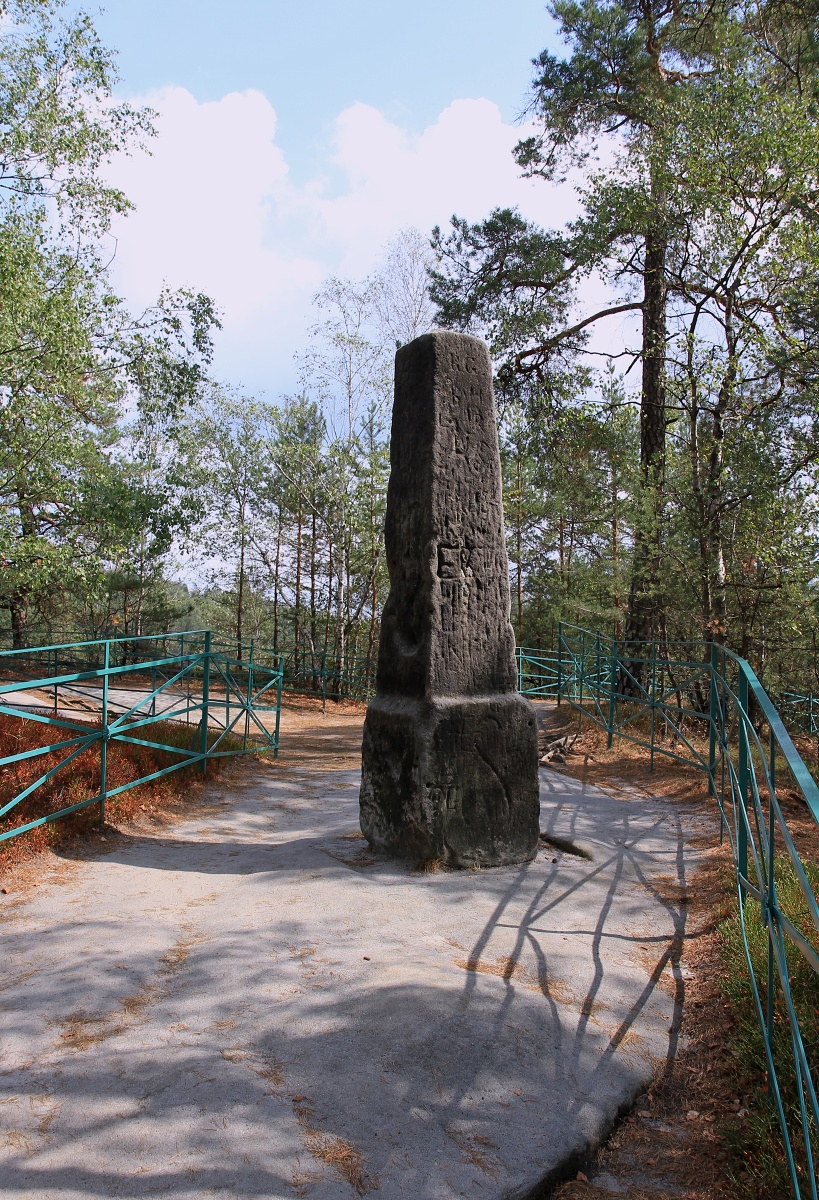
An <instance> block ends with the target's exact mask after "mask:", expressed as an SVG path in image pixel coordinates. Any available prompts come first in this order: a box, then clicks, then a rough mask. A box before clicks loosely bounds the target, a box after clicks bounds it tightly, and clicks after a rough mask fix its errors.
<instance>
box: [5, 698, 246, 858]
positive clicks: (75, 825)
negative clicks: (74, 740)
mask: <svg viewBox="0 0 819 1200" xmlns="http://www.w3.org/2000/svg"><path fill="white" fill-rule="evenodd" d="M85 728H87V729H88V731H89V732H91V731H93V730H94V729H99V723H96V724H93V723H88V724H87V725H86V726H85ZM55 733H56V735H57V737H58V738H62V737H67V736H69V735H68V733H67V732H66V731H55V730H54V728H53V727H50V726H47V725H42V724H40V723H39V722H35V721H29V720H26V719H24V718H19V717H9V716H0V758H5V757H7V756H9V755H13V754H19V753H21V752H22V751H25V750H34V749H38V748H39V747H41V746H48V745H51V744H52V743H53V740H54V737H55ZM194 735H195V730H193V729H192V728H189V727H187V726H184V725H178V724H175V723H170V722H164V721H163V722H157V723H156V724H153V725H151V726H150V733H149V735H146V736H150V738H151V740H156V741H162V742H164V743H165V744H167V745H169V746H179V747H185V748H186V747H189V746H190V745H191V741H192V739H193V737H194ZM213 736H217V735H216V733H215V732H214V734H213ZM66 754H67V751H59V750H57V751H52V752H50V753H48V754H42V755H38V756H37V757H35V758H31V759H23V760H22V761H20V762H16V763H9V764H7V765H6V766H3V767H0V806H2V805H3V804H6V803H8V801H9V800H12V799H13V798H14V797H15V796H16V795H18V794H19V793H20V792H21V791H23V790H24V789H25V788H27V787H29V786H30V785H31V784H32V783H34V782H35V781H36V780H37V779H38V778H40V776H42V775H43V774H45V773H46V771H49V770H51V769H53V768H54V767H56V766H58V765H59V763H60V762H62V761H63V760H64V758H65V757H66ZM228 761H229V760H228V759H213V760H212V761H211V762H210V763H208V772H207V774H208V777H212V776H213V775H214V774H216V773H218V772H220V771H221V770H223V769H224V764H226V763H227V762H228ZM178 762H179V756H178V755H176V754H174V753H173V752H172V751H170V750H168V751H164V750H156V749H154V748H152V747H150V746H135V745H132V744H130V743H126V742H117V741H113V740H112V741H111V742H109V743H108V763H107V779H108V787H109V788H111V789H114V788H117V787H121V786H122V785H123V784H129V783H133V782H134V781H135V780H137V779H140V778H142V777H143V776H145V775H150V774H152V773H153V772H154V771H159V770H162V769H163V768H164V767H169V766H171V765H173V764H174V763H178ZM204 779H205V776H204V775H203V773H202V769H201V765H200V764H198V763H197V764H195V765H193V766H185V767H180V768H179V769H178V770H175V771H172V772H170V773H169V774H167V775H163V776H162V777H161V778H159V779H152V780H150V781H148V782H147V783H141V784H139V785H137V786H135V787H133V788H130V789H129V790H127V791H125V792H122V793H120V795H118V796H115V797H113V798H112V799H109V800H107V801H106V805H105V814H106V819H107V821H108V822H110V823H111V824H112V825H114V824H122V823H126V822H129V821H133V820H134V819H135V818H137V817H139V816H142V815H144V814H147V815H149V816H150V815H152V814H156V813H161V812H163V811H168V810H173V809H174V807H177V806H180V805H183V804H184V805H190V803H191V801H192V800H194V799H196V798H197V797H198V796H199V795H200V794H201V787H202V783H203V782H204ZM99 785H100V750H99V743H97V744H96V745H94V746H91V747H89V749H87V750H85V751H84V752H83V753H82V754H80V755H78V756H77V758H75V759H74V760H73V761H72V762H71V763H69V764H68V765H67V766H66V767H64V768H63V769H62V770H60V771H58V772H57V773H56V775H54V776H53V778H52V779H50V780H49V781H48V782H47V783H45V784H42V785H41V786H40V787H38V788H37V790H36V791H35V792H33V793H32V794H31V796H29V797H28V798H27V799H25V800H23V801H21V802H20V803H19V804H18V805H16V806H15V807H14V808H13V809H12V810H11V811H10V812H9V814H8V815H7V817H6V818H5V819H4V820H0V833H2V832H5V831H8V830H10V829H14V828H16V827H17V826H19V825H23V824H25V823H26V822H27V821H31V820H36V819H37V818H39V817H43V816H47V815H48V814H49V813H53V812H57V811H58V810H59V809H61V808H67V807H69V806H70V805H72V804H79V803H81V802H83V801H85V800H89V799H92V798H93V797H94V796H96V795H97V793H98V792H99ZM95 832H96V833H97V834H99V833H100V832H101V830H100V828H99V808H98V806H97V805H96V804H91V805H89V806H88V807H87V808H85V809H82V810H81V811H79V812H77V813H72V814H70V815H69V816H67V817H61V818H59V819H58V820H56V821H54V822H51V823H48V824H46V825H40V826H38V827H37V828H35V829H31V830H28V831H27V832H25V833H22V834H18V835H17V836H16V837H13V838H9V839H8V840H7V841H4V842H0V873H2V875H3V877H4V878H5V877H6V876H7V875H8V874H10V873H13V872H14V871H15V870H16V869H17V868H19V867H20V866H22V865H23V864H25V863H27V862H30V861H31V860H32V859H34V858H36V857H37V856H38V855H39V854H42V853H43V852H44V851H47V850H49V849H52V848H54V847H56V846H65V845H66V844H67V843H69V842H71V841H73V840H74V839H76V838H78V837H81V836H88V835H89V834H92V833H95Z"/></svg>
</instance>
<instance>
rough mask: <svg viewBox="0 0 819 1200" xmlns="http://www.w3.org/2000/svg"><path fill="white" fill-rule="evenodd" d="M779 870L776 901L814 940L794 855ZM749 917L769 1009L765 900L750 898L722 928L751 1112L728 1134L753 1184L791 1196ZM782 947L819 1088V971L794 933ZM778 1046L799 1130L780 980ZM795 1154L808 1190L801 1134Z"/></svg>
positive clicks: (784, 1091) (817, 882) (786, 1096)
mask: <svg viewBox="0 0 819 1200" xmlns="http://www.w3.org/2000/svg"><path fill="white" fill-rule="evenodd" d="M805 871H806V874H807V876H808V880H809V882H810V885H811V887H812V888H813V890H814V892H815V893H817V894H819V867H817V866H816V865H815V864H806V865H805ZM775 873H776V879H777V898H778V901H779V905H780V907H781V909H782V911H783V912H784V913H785V915H786V916H787V917H788V918H789V919H790V920H791V921H792V922H793V923H794V924H795V925H796V926H797V928H798V929H800V930H801V931H802V933H803V934H804V935H805V936H806V937H807V938H808V939H809V940H812V941H813V942H814V944H815V941H816V930H815V928H814V926H813V922H812V920H811V918H810V914H809V911H808V907H807V904H806V902H805V898H804V895H803V893H802V890H801V888H800V886H799V883H798V881H797V878H796V874H795V872H794V870H793V867H792V865H791V862H790V859H788V858H784V857H780V858H777V859H776V864H775ZM743 921H744V935H745V938H746V939H747V944H748V953H749V955H750V960H751V969H752V970H753V973H754V977H755V979H756V985H757V988H758V990H759V994H760V997H761V1000H762V1005H763V1011H764V1008H765V1005H766V1004H767V978H768V935H767V930H766V928H765V926H764V925H763V923H762V919H761V915H760V909H759V905H758V903H757V902H756V901H755V900H753V899H751V898H749V899H748V900H747V901H746V902H745V905H744V911H743V917H740V914H739V913H737V914H735V915H734V916H732V917H729V918H728V919H727V920H726V921H724V922H723V923H722V925H721V927H720V931H719V936H720V946H721V951H722V957H723V962H724V964H725V977H724V980H723V990H724V992H725V995H726V996H727V998H728V1000H729V1001H730V1003H731V1007H732V1011H733V1017H734V1021H735V1026H734V1028H733V1030H732V1033H731V1035H730V1038H731V1044H730V1047H729V1049H730V1052H731V1054H732V1055H733V1057H734V1058H735V1059H736V1062H737V1073H738V1082H739V1083H740V1085H741V1087H742V1089H743V1090H742V1101H743V1106H744V1107H745V1108H746V1109H747V1110H748V1115H747V1118H746V1120H745V1122H744V1125H743V1126H740V1127H739V1128H737V1126H736V1125H735V1124H734V1123H733V1122H732V1124H731V1126H729V1127H727V1128H726V1130H725V1133H726V1135H727V1137H728V1138H729V1141H731V1142H734V1143H735V1144H736V1146H737V1148H738V1150H739V1151H740V1152H741V1153H742V1155H743V1157H744V1160H745V1169H746V1171H747V1177H748V1182H753V1184H755V1185H756V1187H757V1188H759V1189H761V1192H760V1194H764V1195H783V1196H784V1195H787V1194H790V1190H791V1185H790V1174H789V1171H788V1166H787V1161H786V1159H785V1154H784V1148H783V1144H782V1138H781V1134H780V1130H779V1118H778V1115H777V1111H776V1108H775V1106H774V1104H773V1102H772V1098H771V1096H770V1094H769V1092H768V1089H767V1074H766V1071H765V1067H764V1064H765V1062H766V1056H765V1046H764V1042H763V1033H762V1027H761V1025H760V1022H759V1019H758V1016H757V1009H756V1005H755V1003H754V1001H753V997H752V993H751V981H750V975H749V968H748V961H747V958H746V952H745V944H744V939H743ZM783 947H784V952H785V959H786V961H787V965H788V977H789V986H790V994H791V999H792V1002H793V1008H794V1012H795V1014H796V1019H797V1021H798V1024H799V1027H800V1029H801V1031H802V1038H803V1042H804V1046H805V1052H806V1055H807V1059H808V1062H809V1064H810V1066H811V1071H812V1074H813V1079H814V1086H819V976H817V974H816V973H815V971H813V970H812V968H811V967H810V965H809V964H808V963H807V961H806V960H805V959H804V958H803V957H802V955H801V953H800V952H799V950H797V948H796V947H795V946H794V945H793V944H792V943H791V942H790V941H789V940H788V939H787V938H785V939H783ZM771 1048H772V1053H773V1058H774V1062H775V1064H776V1068H777V1077H778V1082H779V1088H780V1093H781V1096H782V1102H783V1106H784V1109H785V1113H786V1117H787V1119H788V1123H789V1126H790V1128H791V1129H792V1130H794V1131H798V1129H799V1127H800V1109H799V1087H798V1083H797V1077H796V1072H795V1070H794V1058H793V1045H792V1041H791V1025H790V1021H789V1019H788V1012H787V1006H786V1003H785V998H784V994H783V990H782V987H781V985H779V984H777V985H775V1006H774V1021H773V1029H772V1034H771ZM811 1132H812V1149H813V1154H814V1161H816V1159H817V1157H819V1130H817V1129H815V1128H813V1129H812V1131H811ZM794 1157H795V1159H796V1164H797V1171H798V1174H799V1178H800V1182H801V1184H802V1186H803V1188H804V1194H805V1195H809V1194H810V1190H809V1186H808V1177H807V1175H806V1170H807V1166H806V1155H805V1147H804V1144H802V1145H801V1146H800V1144H799V1133H798V1132H796V1133H795V1137H794Z"/></svg>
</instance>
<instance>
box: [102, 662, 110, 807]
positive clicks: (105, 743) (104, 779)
mask: <svg viewBox="0 0 819 1200" xmlns="http://www.w3.org/2000/svg"><path fill="white" fill-rule="evenodd" d="M110 660H111V643H110V642H106V643H105V655H104V658H103V668H104V671H105V674H104V675H103V677H102V741H101V742H100V825H102V824H103V823H104V822H105V793H106V788H107V786H108V739H109V737H110V736H111V733H110V731H109V729H108V667H109V663H110Z"/></svg>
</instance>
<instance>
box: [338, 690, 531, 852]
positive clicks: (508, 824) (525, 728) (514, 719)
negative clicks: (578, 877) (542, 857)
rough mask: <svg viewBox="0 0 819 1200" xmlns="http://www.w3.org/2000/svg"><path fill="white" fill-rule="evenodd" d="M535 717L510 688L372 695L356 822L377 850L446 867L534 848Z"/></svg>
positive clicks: (364, 745) (367, 721)
mask: <svg viewBox="0 0 819 1200" xmlns="http://www.w3.org/2000/svg"><path fill="white" fill-rule="evenodd" d="M539 822H540V798H539V784H538V746H537V719H536V714H535V710H534V708H533V707H532V705H531V704H530V703H529V701H528V700H525V699H524V698H523V697H522V696H520V695H518V694H517V693H514V692H512V693H509V694H501V695H494V696H456V697H437V698H435V699H432V700H412V699H408V698H406V697H402V696H384V695H382V696H376V697H375V699H373V700H371V701H370V703H369V706H368V708H367V719H366V722H365V724H364V742H363V746H362V777H361V830H362V832H363V834H364V836H365V837H366V838H367V840H368V841H369V842H370V844H371V845H372V846H374V847H376V849H378V850H383V851H385V852H386V853H388V854H392V855H395V856H397V857H399V858H408V859H413V860H416V861H431V860H434V859H437V860H439V861H440V862H441V863H442V864H443V865H445V866H451V867H475V866H478V867H499V866H504V865H507V864H510V863H519V862H528V861H529V860H530V859H532V858H534V857H535V854H536V853H537V843H538V834H539Z"/></svg>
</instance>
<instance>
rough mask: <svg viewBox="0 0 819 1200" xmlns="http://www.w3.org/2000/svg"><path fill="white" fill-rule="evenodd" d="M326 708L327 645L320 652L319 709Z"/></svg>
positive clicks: (323, 709)
mask: <svg viewBox="0 0 819 1200" xmlns="http://www.w3.org/2000/svg"><path fill="white" fill-rule="evenodd" d="M326 708H327V647H326V646H325V647H324V649H323V650H322V652H321V710H322V712H324V711H325V710H326Z"/></svg>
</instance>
